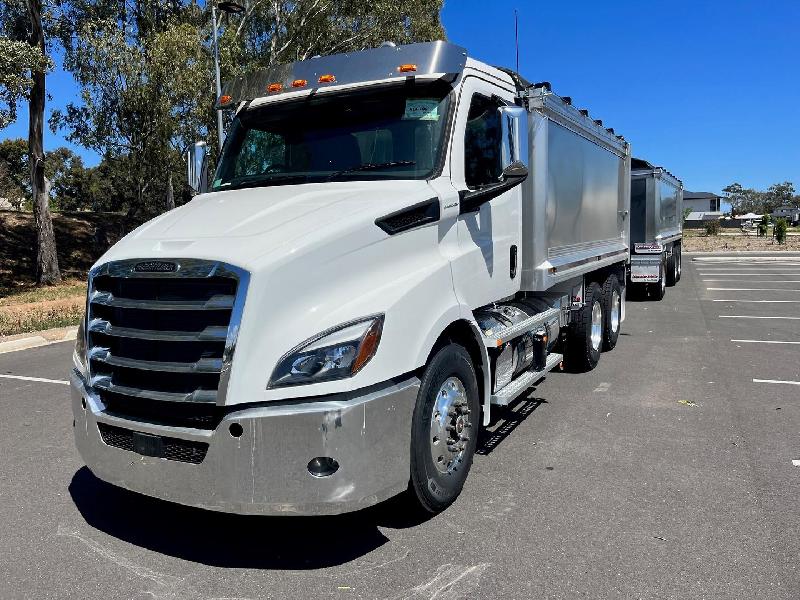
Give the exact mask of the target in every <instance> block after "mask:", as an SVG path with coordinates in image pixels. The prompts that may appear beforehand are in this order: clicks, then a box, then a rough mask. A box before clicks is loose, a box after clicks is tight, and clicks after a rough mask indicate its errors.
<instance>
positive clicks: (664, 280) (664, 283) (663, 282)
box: [661, 265, 667, 294]
mask: <svg viewBox="0 0 800 600" xmlns="http://www.w3.org/2000/svg"><path fill="white" fill-rule="evenodd" d="M664 271H665V269H664V265H661V293H662V294H663V293H664V290H666V289H667V278H666V277H664Z"/></svg>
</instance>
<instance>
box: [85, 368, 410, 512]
mask: <svg viewBox="0 0 800 600" xmlns="http://www.w3.org/2000/svg"><path fill="white" fill-rule="evenodd" d="M70 387H71V396H72V411H73V415H74V417H75V427H74V430H75V443H76V445H77V447H78V451H79V452H80V454H81V456H82V457H83V459H84V461H85V462H86V465H87V466H88V467H89V469H90V470H91V471H92V472H93V473H94V474H95V475H96V476H97V477H99V478H100V479H102V480H104V481H107V482H109V483H113V484H115V485H118V486H120V487H123V488H126V489H129V490H133V491H135V492H140V493H142V494H146V495H148V496H154V497H157V498H162V499H164V500H169V501H172V502H177V503H180V504H185V505H189V506H195V507H199V508H205V509H210V510H219V511H224V512H231V513H240V514H302V515H323V514H338V513H343V512H349V511H354V510H358V509H360V508H364V507H367V506H371V505H373V504H376V503H378V502H381V501H382V500H385V499H387V498H390V497H391V496H394V495H396V494H397V493H399V492H401V491H403V490H405V489H406V486H407V485H408V479H409V460H410V444H411V417H412V413H413V411H414V404H415V402H416V397H417V391H418V389H419V379H417V378H416V377H408V378H406V379H404V380H402V381H399V382H397V381H392V382H387V383H386V384H385V385H382V386H376V388H372V389H370V390H366V391H364V390H361V391H360V392H355V393H349V394H337V395H335V396H330V397H328V398H326V399H324V400H319V401H306V402H302V401H301V402H297V401H293V402H292V403H289V404H280V403H275V404H270V405H260V406H258V407H252V408H243V409H241V410H236V409H235V407H232V408H231V412H230V413H228V414H227V415H226V416H225V417H224V418H223V419H222V421H221V422H220V424H219V425H218V426H217V428H216V429H214V430H209V431H206V430H199V429H187V428H182V427H166V426H160V425H153V424H149V423H142V422H138V421H132V420H129V419H122V418H119V417H115V416H112V415H109V414H106V413H104V412H103V409H104V407H103V404H102V402H101V401H100V399H99V398H98V397H97V396H96V395H95V394H93V393H92V392H91V391H90V390H88V389H87V387H86V385H85V382H84V380H83V378H82V377H81V375H80V374H79V373H78V372H77V371H73V373H72V376H71V378H70ZM98 423H106V424H108V425H112V426H116V427H122V428H125V429H130V430H133V431H138V432H142V433H149V434H155V435H160V436H168V437H172V438H180V439H184V440H191V441H196V442H197V441H200V442H205V443H207V444H208V445H209V446H208V451H207V453H206V455H205V458H204V459H203V461H202V462H201V463H200V464H191V463H186V462H178V461H175V460H168V459H164V458H155V457H152V456H142V455H140V454H137V453H135V452H133V451H128V450H122V449H120V448H118V447H115V446H109V445H107V444H106V443H105V442H104V441H103V439H102V437H101V435H100V432H99V429H98ZM233 423H238V424H239V425H241V426H242V429H243V434H242V435H241V436H240V437H233V436H232V435H231V433H230V430H229V428H230V425H232V424H233ZM319 456H326V457H331V458H334V459H335V460H336V461H337V462H338V463H339V469H338V470H337V471H336V472H335V473H334V474H332V475H330V476H327V477H314V476H312V475H311V474H310V473H309V472H308V469H307V465H308V463H309V461H310V460H311V459H312V458H315V457H319Z"/></svg>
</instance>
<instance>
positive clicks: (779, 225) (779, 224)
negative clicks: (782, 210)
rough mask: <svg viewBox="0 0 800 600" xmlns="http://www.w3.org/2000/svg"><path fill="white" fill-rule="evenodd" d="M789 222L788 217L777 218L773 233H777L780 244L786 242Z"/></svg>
mask: <svg viewBox="0 0 800 600" xmlns="http://www.w3.org/2000/svg"><path fill="white" fill-rule="evenodd" d="M788 227H789V224H788V223H787V222H786V219H776V220H775V227H774V229H773V233H774V235H775V239H776V240H778V243H779V244H785V243H786V230H787V229H788Z"/></svg>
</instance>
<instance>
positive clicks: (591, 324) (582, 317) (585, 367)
mask: <svg viewBox="0 0 800 600" xmlns="http://www.w3.org/2000/svg"><path fill="white" fill-rule="evenodd" d="M604 305H605V303H604V301H603V290H602V289H601V288H600V286H599V285H598V284H597V283H592V284H591V285H589V286H588V287H587V288H586V294H585V298H584V305H583V307H581V309H580V310H578V311H577V312H576V313H575V316H574V318H573V320H572V323H570V328H569V334H568V338H567V348H566V354H567V357H566V358H567V360H566V363H567V367H569V370H570V371H573V372H578V373H581V372H585V371H591V370H592V369H594V368H595V367H596V366H597V363H598V361H599V360H600V350H601V347H602V345H603V329H604V322H605V316H604V313H605V310H604Z"/></svg>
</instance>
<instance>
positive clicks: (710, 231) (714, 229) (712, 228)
mask: <svg viewBox="0 0 800 600" xmlns="http://www.w3.org/2000/svg"><path fill="white" fill-rule="evenodd" d="M706 235H719V221H717V220H716V219H714V220H713V221H706Z"/></svg>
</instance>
